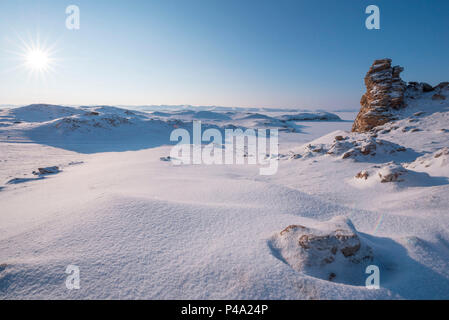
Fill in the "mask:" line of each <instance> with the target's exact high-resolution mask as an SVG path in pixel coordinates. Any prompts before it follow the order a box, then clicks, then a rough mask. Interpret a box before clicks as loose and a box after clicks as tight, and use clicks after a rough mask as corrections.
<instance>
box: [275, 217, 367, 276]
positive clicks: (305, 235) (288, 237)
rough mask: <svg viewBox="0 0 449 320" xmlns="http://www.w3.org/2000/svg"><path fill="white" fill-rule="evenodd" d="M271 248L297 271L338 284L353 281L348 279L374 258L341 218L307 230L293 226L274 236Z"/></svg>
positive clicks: (306, 228)
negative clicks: (355, 270)
mask: <svg viewBox="0 0 449 320" xmlns="http://www.w3.org/2000/svg"><path fill="white" fill-rule="evenodd" d="M272 246H273V247H274V248H276V249H277V250H279V253H280V255H281V256H282V257H283V259H285V261H286V262H287V263H288V264H289V265H290V266H291V267H292V268H293V269H295V270H296V271H299V272H303V273H306V274H309V275H311V276H314V277H318V278H321V279H325V280H330V281H334V280H335V281H337V282H347V281H348V280H349V278H352V279H354V276H352V277H349V278H348V275H349V274H350V273H351V272H354V269H359V270H361V269H362V268H360V265H361V264H363V263H367V262H370V261H372V260H373V258H374V256H373V251H372V249H371V248H370V247H369V246H368V245H366V244H365V243H364V242H363V240H362V239H361V238H360V236H359V234H358V233H357V231H356V229H355V228H354V226H353V224H352V222H351V221H350V220H349V219H347V218H345V217H342V216H337V217H334V218H332V219H331V220H329V221H325V222H316V223H315V224H314V225H311V226H308V227H307V226H303V225H290V226H288V227H287V228H285V229H284V230H282V231H281V232H280V233H279V234H277V235H276V236H274V238H273V240H272Z"/></svg>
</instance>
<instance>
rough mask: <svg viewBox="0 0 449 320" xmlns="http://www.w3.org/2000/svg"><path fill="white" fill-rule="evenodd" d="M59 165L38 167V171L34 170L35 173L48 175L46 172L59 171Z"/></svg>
mask: <svg viewBox="0 0 449 320" xmlns="http://www.w3.org/2000/svg"><path fill="white" fill-rule="evenodd" d="M59 171H60V170H59V167H57V166H53V167H46V168H38V169H37V171H33V174H34V175H46V174H55V173H59Z"/></svg>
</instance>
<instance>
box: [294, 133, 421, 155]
mask: <svg viewBox="0 0 449 320" xmlns="http://www.w3.org/2000/svg"><path fill="white" fill-rule="evenodd" d="M331 136H332V135H328V136H327V137H323V138H320V139H317V140H315V141H312V142H311V143H310V144H307V145H305V146H304V147H303V150H302V152H300V154H301V155H302V156H303V157H305V158H310V157H314V156H317V155H331V156H334V157H338V158H341V159H353V160H356V161H372V162H384V161H386V160H388V161H389V159H390V158H391V157H395V156H399V157H400V158H416V156H417V155H418V154H416V153H415V152H413V151H412V150H409V149H407V148H405V147H403V146H400V145H398V144H396V143H393V142H389V141H386V140H382V139H378V138H375V136H373V135H360V134H353V133H350V134H345V135H343V134H341V135H336V136H334V139H333V140H331V139H330V138H331Z"/></svg>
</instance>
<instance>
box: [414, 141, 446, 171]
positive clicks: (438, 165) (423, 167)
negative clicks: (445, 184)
mask: <svg viewBox="0 0 449 320" xmlns="http://www.w3.org/2000/svg"><path fill="white" fill-rule="evenodd" d="M406 168H409V169H413V170H416V171H423V172H429V173H431V174H433V175H438V176H446V177H449V148H448V147H443V148H441V149H439V150H437V151H435V152H432V153H429V154H425V155H423V156H421V157H419V158H417V159H416V160H415V161H413V162H412V163H410V164H408V165H406Z"/></svg>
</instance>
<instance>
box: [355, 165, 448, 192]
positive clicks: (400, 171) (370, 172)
mask: <svg viewBox="0 0 449 320" xmlns="http://www.w3.org/2000/svg"><path fill="white" fill-rule="evenodd" d="M354 178H355V180H356V181H357V182H359V183H364V184H365V185H375V184H378V183H381V184H383V183H395V184H397V185H400V186H408V187H412V186H413V187H417V186H420V187H425V186H436V185H443V184H447V183H448V180H447V179H446V178H441V177H431V176H429V175H428V174H427V173H424V172H416V171H413V170H408V169H406V168H405V167H404V166H403V165H402V164H398V163H395V162H394V161H391V162H388V163H384V164H381V165H374V166H372V167H370V168H368V169H365V170H362V171H360V172H359V173H357V174H356V175H355V177H354Z"/></svg>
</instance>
